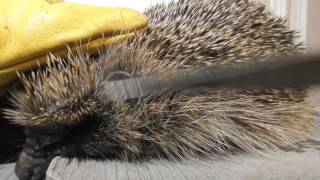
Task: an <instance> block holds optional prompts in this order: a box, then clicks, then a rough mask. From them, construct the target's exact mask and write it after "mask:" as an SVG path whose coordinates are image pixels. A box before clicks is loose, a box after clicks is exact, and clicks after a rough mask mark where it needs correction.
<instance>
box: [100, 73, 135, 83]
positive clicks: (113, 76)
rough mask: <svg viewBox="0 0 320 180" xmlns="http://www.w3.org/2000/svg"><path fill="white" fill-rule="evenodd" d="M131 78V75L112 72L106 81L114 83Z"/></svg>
mask: <svg viewBox="0 0 320 180" xmlns="http://www.w3.org/2000/svg"><path fill="white" fill-rule="evenodd" d="M128 78H132V76H131V74H129V73H127V72H124V71H116V72H112V73H110V74H109V75H108V76H107V79H106V80H107V81H116V80H121V79H128Z"/></svg>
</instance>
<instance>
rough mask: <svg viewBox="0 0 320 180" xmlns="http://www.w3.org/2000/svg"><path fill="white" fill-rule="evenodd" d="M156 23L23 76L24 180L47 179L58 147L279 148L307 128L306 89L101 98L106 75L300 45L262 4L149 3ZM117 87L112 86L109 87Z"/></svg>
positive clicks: (295, 49)
mask: <svg viewBox="0 0 320 180" xmlns="http://www.w3.org/2000/svg"><path fill="white" fill-rule="evenodd" d="M145 13H146V15H147V16H148V18H149V27H148V29H147V30H146V31H145V32H143V33H142V34H138V35H137V36H136V37H133V38H131V39H130V40H128V41H127V42H125V43H119V44H114V45H112V46H110V47H107V48H106V49H105V50H104V51H103V52H101V54H100V55H99V57H97V58H91V57H90V56H87V55H83V54H81V53H80V54H79V55H70V57H69V59H68V62H69V63H68V64H67V63H64V62H63V61H58V63H49V65H48V68H47V69H46V70H44V71H38V72H35V73H33V74H32V75H31V76H30V77H22V81H23V83H24V91H22V92H16V93H14V96H13V100H12V102H13V105H14V106H15V108H13V109H8V110H6V114H7V116H8V117H9V118H10V119H11V120H12V122H14V123H16V124H19V125H22V126H24V127H25V133H26V136H27V138H26V142H25V145H24V149H23V150H22V152H21V154H20V157H19V160H18V162H17V165H16V170H15V171H16V174H17V175H18V177H19V178H20V180H29V179H32V180H40V179H43V178H44V177H45V171H46V169H47V167H48V165H49V163H50V161H51V159H52V158H53V157H54V156H57V155H59V156H63V157H68V158H78V159H113V158H116V159H120V160H124V161H136V160H137V161H138V160H146V159H150V158H165V159H168V160H180V159H188V158H210V157H219V156H224V155H228V154H230V153H234V152H240V151H247V152H256V151H260V150H261V149H276V148H277V147H278V146H282V145H286V144H288V143H291V142H293V141H294V140H296V139H299V138H301V137H303V136H306V135H307V134H308V133H309V132H310V131H311V129H312V128H313V126H314V125H313V124H314V122H313V120H314V112H313V108H312V107H311V106H310V105H309V104H308V103H307V102H306V99H305V98H306V89H305V88H272V89H266V88H263V89H259V88H246V89H225V88H220V89H210V88H205V89H193V90H179V91H174V92H163V93H161V94H157V95H150V96H146V97H143V98H140V99H138V100H133V101H131V100H130V101H126V102H121V101H120V102H112V103H110V102H108V103H106V102H105V101H104V100H103V99H101V98H99V96H98V94H99V92H100V91H101V84H102V83H103V82H105V81H106V80H110V81H111V80H116V79H121V78H126V77H144V76H149V75H153V74H161V75H166V74H170V73H174V72H179V71H180V70H184V69H187V68H190V67H202V66H221V65H228V64H230V65H231V64H236V63H243V62H254V61H257V59H254V58H250V57H255V56H260V57H270V56H275V55H296V54H300V53H301V51H302V50H303V47H302V45H301V44H300V43H297V42H296V39H297V33H296V32H294V31H290V30H288V29H287V27H286V26H285V21H284V20H283V19H281V18H277V17H274V16H273V15H272V14H270V13H269V12H268V11H267V10H265V7H264V6H263V5H261V4H259V3H252V2H246V1H244V0H243V1H242V0H226V1H220V0H202V1H199V2H194V1H191V0H180V1H178V2H171V3H169V4H158V5H155V6H153V7H151V8H150V9H148V10H147V11H146V12H145ZM238 59H242V61H238ZM110 93H112V92H110Z"/></svg>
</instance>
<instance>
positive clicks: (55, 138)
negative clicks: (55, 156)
mask: <svg viewBox="0 0 320 180" xmlns="http://www.w3.org/2000/svg"><path fill="white" fill-rule="evenodd" d="M68 132H69V131H65V130H63V129H60V130H59V131H58V130H50V129H48V128H30V127H29V128H25V134H26V141H25V145H24V149H23V150H24V151H25V152H26V153H27V154H29V155H32V156H34V157H45V156H47V154H46V153H47V152H53V150H54V149H55V148H56V146H58V145H59V144H60V143H61V142H62V141H63V139H64V138H65V137H66V136H67V134H68Z"/></svg>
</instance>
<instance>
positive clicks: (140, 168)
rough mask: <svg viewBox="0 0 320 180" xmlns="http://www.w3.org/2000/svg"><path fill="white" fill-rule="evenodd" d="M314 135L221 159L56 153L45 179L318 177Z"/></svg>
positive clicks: (1, 171) (9, 172) (9, 169)
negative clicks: (136, 160)
mask: <svg viewBox="0 0 320 180" xmlns="http://www.w3.org/2000/svg"><path fill="white" fill-rule="evenodd" d="M310 102H311V103H312V104H313V105H314V106H315V107H320V86H319V87H313V88H312V90H311V91H310ZM319 110H320V109H319ZM319 115H320V114H319ZM319 121H320V120H318V122H319ZM314 135H315V136H314V138H311V139H310V138H309V139H306V140H304V141H301V142H297V144H295V145H293V146H290V147H288V148H287V149H286V150H285V151H278V152H265V153H264V154H263V155H252V154H250V155H249V154H247V155H245V154H242V155H235V156H233V157H230V158H226V159H223V160H222V159H220V160H217V159H216V160H207V161H185V162H180V163H172V162H165V161H153V162H149V163H144V164H132V163H124V162H119V161H103V162H97V161H86V162H77V161H76V160H67V159H64V158H61V157H56V158H55V159H54V160H53V161H52V162H51V164H50V167H49V169H48V171H47V180H91V179H92V180H113V179H115V180H127V179H130V180H140V179H155V180H176V179H197V180H212V179H219V180H233V179H243V180H269V179H277V180H278V179H283V180H287V179H290V180H295V179H297V180H298V179H299V180H300V179H307V180H313V179H314V180H318V179H320V130H319V129H316V130H315V132H314ZM13 168H14V164H8V165H0V180H17V179H16V177H15V176H14V173H13Z"/></svg>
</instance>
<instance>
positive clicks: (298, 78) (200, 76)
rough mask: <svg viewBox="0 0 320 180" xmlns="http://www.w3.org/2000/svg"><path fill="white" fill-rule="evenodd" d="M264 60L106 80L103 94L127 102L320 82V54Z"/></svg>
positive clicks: (299, 85)
mask: <svg viewBox="0 0 320 180" xmlns="http://www.w3.org/2000/svg"><path fill="white" fill-rule="evenodd" d="M260 60H261V61H259V62H256V63H238V64H233V65H225V66H213V67H205V68H198V69H189V70H184V71H179V72H175V73H172V74H169V75H156V74H155V75H151V76H147V77H135V78H125V79H120V80H111V81H110V80H106V81H105V82H104V83H103V85H102V91H101V92H100V93H99V94H100V95H101V96H103V97H102V98H104V99H106V100H107V101H126V100H130V99H138V98H141V97H144V96H148V95H156V94H159V93H161V92H164V91H176V90H185V89H192V88H221V87H225V88H250V87H292V88H294V87H304V86H309V85H315V84H320V55H314V56H311V55H303V56H295V57H277V58H272V59H265V61H264V60H263V59H260Z"/></svg>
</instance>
